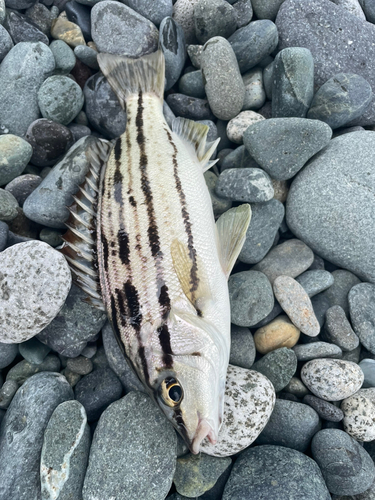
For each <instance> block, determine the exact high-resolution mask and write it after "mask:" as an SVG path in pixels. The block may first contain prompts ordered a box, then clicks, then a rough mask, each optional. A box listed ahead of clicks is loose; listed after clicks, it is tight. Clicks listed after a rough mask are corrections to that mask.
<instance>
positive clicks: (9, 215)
mask: <svg viewBox="0 0 375 500" xmlns="http://www.w3.org/2000/svg"><path fill="white" fill-rule="evenodd" d="M18 209H19V206H18V202H17V200H16V199H15V197H14V196H13V195H12V194H11V193H10V192H9V191H5V189H0V221H3V222H4V221H5V222H10V221H12V220H14V219H15V218H16V217H17V215H18Z"/></svg>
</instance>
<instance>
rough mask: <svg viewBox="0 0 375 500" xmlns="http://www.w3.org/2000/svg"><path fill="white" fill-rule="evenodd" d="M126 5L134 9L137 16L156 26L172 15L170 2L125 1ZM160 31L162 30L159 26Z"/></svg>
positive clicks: (161, 0) (162, 0) (160, 0)
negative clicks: (139, 15)
mask: <svg viewBox="0 0 375 500" xmlns="http://www.w3.org/2000/svg"><path fill="white" fill-rule="evenodd" d="M126 5H127V6H128V7H130V8H131V9H134V10H135V11H136V12H138V14H141V16H144V17H145V18H146V19H148V20H150V21H151V22H152V23H154V24H155V25H156V26H159V24H160V25H161V23H162V21H163V20H164V19H165V18H166V17H168V16H171V15H172V13H173V4H172V0H158V2H150V1H149V0H126ZM160 31H162V28H161V26H160Z"/></svg>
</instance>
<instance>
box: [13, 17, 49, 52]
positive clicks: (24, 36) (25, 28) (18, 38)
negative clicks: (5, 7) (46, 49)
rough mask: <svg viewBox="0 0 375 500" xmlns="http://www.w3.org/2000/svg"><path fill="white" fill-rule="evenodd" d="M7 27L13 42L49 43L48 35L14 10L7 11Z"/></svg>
mask: <svg viewBox="0 0 375 500" xmlns="http://www.w3.org/2000/svg"><path fill="white" fill-rule="evenodd" d="M7 28H8V31H9V34H10V36H11V37H12V40H13V42H14V43H15V44H17V43H20V42H42V43H44V44H46V45H48V44H49V39H48V36H47V35H45V34H44V33H43V32H42V31H41V30H40V29H39V28H38V26H37V25H36V24H35V23H33V21H31V19H28V18H27V17H26V16H24V15H22V14H19V13H18V12H15V11H9V13H8V16H7Z"/></svg>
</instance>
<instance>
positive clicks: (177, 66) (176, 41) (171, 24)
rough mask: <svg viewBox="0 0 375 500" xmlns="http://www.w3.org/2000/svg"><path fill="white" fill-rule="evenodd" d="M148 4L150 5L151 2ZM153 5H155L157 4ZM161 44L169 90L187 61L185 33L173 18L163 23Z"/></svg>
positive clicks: (160, 33) (166, 88) (160, 34)
mask: <svg viewBox="0 0 375 500" xmlns="http://www.w3.org/2000/svg"><path fill="white" fill-rule="evenodd" d="M169 1H170V0H169ZM146 2H147V0H146ZM137 3H138V2H137ZM148 4H149V5H150V2H148ZM157 4H159V2H157ZM151 5H155V2H154V3H152V4H151ZM159 43H160V46H161V48H162V51H163V54H164V58H165V78H166V85H165V90H169V89H170V88H172V87H173V85H174V84H175V83H176V82H177V80H178V79H179V77H180V75H181V71H182V69H183V67H184V64H185V60H186V47H185V35H184V31H183V29H182V28H181V26H180V25H179V24H177V23H176V22H175V21H174V19H172V18H171V17H165V18H164V19H163V20H162V21H161V24H160V30H159ZM182 94H184V92H182ZM188 95H190V94H188ZM196 97H200V96H196Z"/></svg>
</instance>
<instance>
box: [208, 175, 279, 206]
mask: <svg viewBox="0 0 375 500" xmlns="http://www.w3.org/2000/svg"><path fill="white" fill-rule="evenodd" d="M216 194H218V195H219V196H223V197H224V198H229V199H231V200H233V201H243V202H248V203H258V202H263V201H268V200H271V199H272V198H273V194H274V190H273V186H272V182H271V179H270V178H269V177H268V175H267V174H266V173H265V172H264V171H263V170H261V169H260V168H229V169H227V170H224V172H222V173H221V174H220V176H219V179H218V181H217V184H216Z"/></svg>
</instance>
